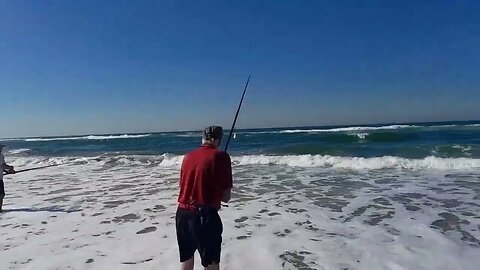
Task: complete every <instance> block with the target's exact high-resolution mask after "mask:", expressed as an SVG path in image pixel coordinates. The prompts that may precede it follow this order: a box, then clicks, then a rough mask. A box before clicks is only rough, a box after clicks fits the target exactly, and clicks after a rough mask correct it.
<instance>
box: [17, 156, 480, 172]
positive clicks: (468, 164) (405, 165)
mask: <svg viewBox="0 0 480 270" xmlns="http://www.w3.org/2000/svg"><path fill="white" fill-rule="evenodd" d="M10 160H11V161H9V162H10V163H12V165H14V166H17V167H29V166H44V165H52V164H100V165H110V166H125V165H127V166H128V165H158V166H160V167H167V168H169V167H173V168H179V167H180V165H181V164H182V160H183V155H171V154H164V155H153V156H147V155H117V156H99V157H33V156H27V157H15V158H10ZM232 163H233V164H234V165H235V166H249V165H285V166H290V167H303V168H315V167H317V168H338V169H351V170H380V169H406V170H425V169H428V170H442V171H445V170H478V169H480V159H475V158H465V157H461V158H440V157H434V156H429V157H426V158H423V159H407V158H402V157H394V156H383V157H372V158H364V157H342V156H329V155H282V156H274V155H243V156H232Z"/></svg>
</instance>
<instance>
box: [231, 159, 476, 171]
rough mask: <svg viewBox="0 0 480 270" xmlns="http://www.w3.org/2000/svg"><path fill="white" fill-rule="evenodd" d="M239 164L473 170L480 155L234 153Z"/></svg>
mask: <svg viewBox="0 0 480 270" xmlns="http://www.w3.org/2000/svg"><path fill="white" fill-rule="evenodd" d="M233 162H234V163H235V164H238V165H256V164H258V165H268V164H278V165H287V166H294V167H333V168H342V169H353V170H378V169H409V170H423V169H433V170H452V169H455V170H475V169H479V168H480V159H473V158H439V157H433V156H429V157H426V158H423V159H406V158H401V157H393V156H384V157H373V158H363V157H339V156H329V155H325V156H323V155H295V156H294V155H287V156H267V155H252V156H241V157H234V158H233Z"/></svg>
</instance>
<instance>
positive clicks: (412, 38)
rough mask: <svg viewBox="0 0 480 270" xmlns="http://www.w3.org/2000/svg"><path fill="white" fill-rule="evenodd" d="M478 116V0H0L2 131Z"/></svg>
mask: <svg viewBox="0 0 480 270" xmlns="http://www.w3.org/2000/svg"><path fill="white" fill-rule="evenodd" d="M249 74H252V81H251V85H250V86H251V87H250V88H249V92H248V93H247V96H246V99H245V105H244V107H243V108H242V112H241V115H240V117H239V122H238V127H239V128H249V127H274V126H303V125H327V124H356V123H357V124H358V123H382V122H409V121H441V120H472V119H479V118H480V75H479V74H480V1H461V0H459V1H417V0H415V1H408V0H399V1H395V0H389V1H369V0H365V1H353V0H352V1H347V0H345V1H307V0H306V1H278V0H275V1H245V0H242V1H196V0H191V1H182V0H180V1H118V0H114V1H113V0H112V1H63V0H61V1H47V0H46V1H23V0H21V1H15V0H4V1H0V108H1V112H0V137H13V136H41V135H72V134H93V133H128V132H149V131H171V130H194V129H200V128H202V127H203V126H205V125H208V124H221V125H224V126H229V125H230V124H231V121H232V118H233V115H234V112H235V110H236V106H237V103H238V99H239V98H240V94H241V91H242V90H243V86H244V83H245V80H246V78H247V77H248V75H249Z"/></svg>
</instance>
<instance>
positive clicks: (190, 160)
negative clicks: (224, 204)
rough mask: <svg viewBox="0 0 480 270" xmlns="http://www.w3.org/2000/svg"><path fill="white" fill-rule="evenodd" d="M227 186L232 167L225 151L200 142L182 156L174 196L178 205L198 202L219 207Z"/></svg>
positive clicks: (183, 205) (182, 206)
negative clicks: (178, 192)
mask: <svg viewBox="0 0 480 270" xmlns="http://www.w3.org/2000/svg"><path fill="white" fill-rule="evenodd" d="M231 188H232V167H231V161H230V157H229V155H228V154H227V153H225V152H222V151H220V150H218V149H215V147H213V146H211V145H209V144H204V145H202V146H201V147H200V148H198V149H196V150H194V151H192V152H190V153H188V154H187V155H185V157H184V159H183V163H182V170H181V173H180V194H179V197H178V202H179V206H180V207H181V208H190V209H191V208H194V205H195V204H198V205H208V206H211V207H214V208H216V209H220V201H221V198H222V193H223V191H224V190H227V189H231Z"/></svg>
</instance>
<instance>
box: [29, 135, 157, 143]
mask: <svg viewBox="0 0 480 270" xmlns="http://www.w3.org/2000/svg"><path fill="white" fill-rule="evenodd" d="M150 135H151V134H132V135H129V134H124V135H105V136H101V135H88V136H80V137H57V138H28V139H25V141H27V142H48V141H68V140H113V139H136V138H144V137H148V136H150Z"/></svg>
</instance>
